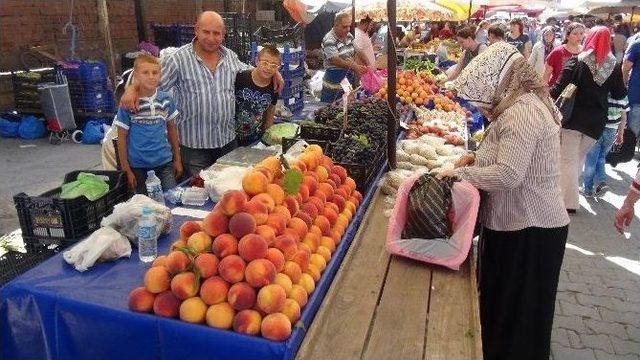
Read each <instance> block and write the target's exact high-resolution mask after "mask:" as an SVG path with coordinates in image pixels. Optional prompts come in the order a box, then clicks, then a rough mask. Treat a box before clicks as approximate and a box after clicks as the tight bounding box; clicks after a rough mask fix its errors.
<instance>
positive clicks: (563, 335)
mask: <svg viewBox="0 0 640 360" xmlns="http://www.w3.org/2000/svg"><path fill="white" fill-rule="evenodd" d="M551 342H552V343H558V344H560V345H562V346H567V347H569V346H571V343H570V342H569V334H567V330H565V329H559V328H556V329H553V331H551Z"/></svg>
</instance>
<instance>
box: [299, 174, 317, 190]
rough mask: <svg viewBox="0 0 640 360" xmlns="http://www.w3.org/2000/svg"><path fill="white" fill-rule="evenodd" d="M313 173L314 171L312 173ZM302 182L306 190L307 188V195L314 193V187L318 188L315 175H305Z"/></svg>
mask: <svg viewBox="0 0 640 360" xmlns="http://www.w3.org/2000/svg"><path fill="white" fill-rule="evenodd" d="M313 174H314V175H315V173H313ZM302 184H303V185H305V186H306V187H307V190H309V195H311V194H313V193H315V192H316V189H317V188H318V179H317V175H316V176H315V177H313V176H309V175H305V176H304V177H303V178H302Z"/></svg>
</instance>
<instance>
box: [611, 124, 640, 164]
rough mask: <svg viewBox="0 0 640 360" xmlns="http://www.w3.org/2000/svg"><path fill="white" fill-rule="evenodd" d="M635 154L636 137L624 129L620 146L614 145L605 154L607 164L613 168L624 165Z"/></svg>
mask: <svg viewBox="0 0 640 360" xmlns="http://www.w3.org/2000/svg"><path fill="white" fill-rule="evenodd" d="M635 152H636V135H635V134H634V133H633V131H631V130H629V129H624V140H623V141H622V145H619V146H616V145H614V146H613V147H612V148H611V150H610V151H609V153H608V154H607V164H611V166H613V167H615V166H616V165H618V164H620V163H626V162H629V161H631V159H633V156H634V155H635Z"/></svg>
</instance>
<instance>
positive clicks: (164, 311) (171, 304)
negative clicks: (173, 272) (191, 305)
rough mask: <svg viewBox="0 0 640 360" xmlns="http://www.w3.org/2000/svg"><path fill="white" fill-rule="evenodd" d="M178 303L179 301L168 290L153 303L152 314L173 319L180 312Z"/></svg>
mask: <svg viewBox="0 0 640 360" xmlns="http://www.w3.org/2000/svg"><path fill="white" fill-rule="evenodd" d="M180 303H181V302H180V299H178V298H177V297H176V296H175V295H174V293H172V292H171V291H169V290H167V291H163V292H161V293H160V294H158V295H157V296H156V299H155V301H154V302H153V313H154V314H156V315H158V316H162V317H166V318H175V317H177V316H178V313H179V312H180Z"/></svg>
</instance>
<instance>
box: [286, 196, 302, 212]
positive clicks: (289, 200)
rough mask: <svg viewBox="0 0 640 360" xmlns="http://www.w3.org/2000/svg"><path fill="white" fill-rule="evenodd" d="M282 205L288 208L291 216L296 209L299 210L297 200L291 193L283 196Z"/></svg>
mask: <svg viewBox="0 0 640 360" xmlns="http://www.w3.org/2000/svg"><path fill="white" fill-rule="evenodd" d="M284 205H285V206H286V207H287V209H289V213H290V214H291V216H296V214H297V213H298V210H300V205H299V204H298V200H296V198H295V197H294V196H292V195H289V196H287V197H286V198H284Z"/></svg>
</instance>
